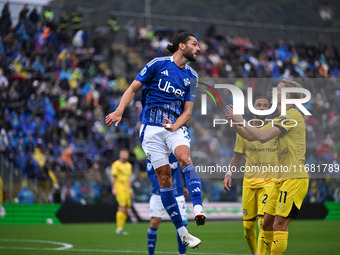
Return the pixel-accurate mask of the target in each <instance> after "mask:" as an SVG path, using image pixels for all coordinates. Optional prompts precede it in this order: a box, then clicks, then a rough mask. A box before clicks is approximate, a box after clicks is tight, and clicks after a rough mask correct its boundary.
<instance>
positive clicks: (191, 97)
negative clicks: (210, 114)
mask: <svg viewBox="0 0 340 255" xmlns="http://www.w3.org/2000/svg"><path fill="white" fill-rule="evenodd" d="M191 73H192V77H191V78H190V86H188V87H189V89H188V92H187V93H186V95H185V99H184V101H191V102H195V100H196V91H197V86H198V75H197V73H196V71H194V70H193V69H192V68H191Z"/></svg>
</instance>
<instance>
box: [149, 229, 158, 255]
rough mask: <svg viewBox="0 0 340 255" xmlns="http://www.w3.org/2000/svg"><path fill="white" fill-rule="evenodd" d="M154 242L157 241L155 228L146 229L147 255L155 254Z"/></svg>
mask: <svg viewBox="0 0 340 255" xmlns="http://www.w3.org/2000/svg"><path fill="white" fill-rule="evenodd" d="M156 241H157V228H152V227H149V229H148V251H149V255H154V254H155V248H156Z"/></svg>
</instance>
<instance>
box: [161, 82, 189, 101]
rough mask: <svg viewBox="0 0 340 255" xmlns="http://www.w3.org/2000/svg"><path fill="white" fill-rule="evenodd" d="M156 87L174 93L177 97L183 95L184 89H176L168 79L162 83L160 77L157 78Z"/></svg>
mask: <svg viewBox="0 0 340 255" xmlns="http://www.w3.org/2000/svg"><path fill="white" fill-rule="evenodd" d="M158 88H159V89H160V90H161V91H164V92H165V93H169V94H174V95H175V96H177V97H183V96H184V94H185V92H184V91H182V90H180V89H176V88H175V87H174V86H172V85H171V82H169V81H165V83H163V84H162V79H159V82H158Z"/></svg>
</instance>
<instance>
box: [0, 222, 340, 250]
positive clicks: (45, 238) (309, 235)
mask: <svg viewBox="0 0 340 255" xmlns="http://www.w3.org/2000/svg"><path fill="white" fill-rule="evenodd" d="M147 228H148V224H147V223H139V224H127V225H126V231H128V232H129V235H127V236H117V235H116V234H115V225H114V224H111V223H107V224H64V225H41V226H38V225H34V226H28V225H23V226H6V225H4V226H0V254H1V255H42V254H43V255H45V254H51V255H59V254H61V255H80V254H82V255H99V254H147V247H146V231H147ZM189 229H190V232H191V233H192V234H193V235H197V236H198V237H199V238H201V240H202V244H201V245H200V246H199V248H198V249H188V250H187V254H188V255H189V254H202V255H203V254H206V255H209V254H211V255H212V254H216V255H222V254H226V255H231V254H238V255H240V254H249V252H248V249H247V247H246V244H245V241H244V239H243V228H242V222H240V221H234V222H230V221H225V222H208V223H207V224H206V226H204V227H196V226H195V225H194V224H193V223H190V224H189ZM339 236H340V221H316V220H315V221H310V220H309V221H304V220H300V221H293V222H292V223H291V226H290V233H289V240H288V249H287V251H286V253H285V255H290V254H297V255H312V254H322V255H328V254H334V255H335V254H340V238H339ZM68 244H69V245H72V248H68V247H70V246H67V245H68ZM67 248H68V249H67ZM156 252H158V253H156V254H178V253H177V242H176V232H175V229H174V227H173V226H172V224H170V223H165V222H164V223H162V224H161V226H160V228H159V230H158V239H157V247H156Z"/></svg>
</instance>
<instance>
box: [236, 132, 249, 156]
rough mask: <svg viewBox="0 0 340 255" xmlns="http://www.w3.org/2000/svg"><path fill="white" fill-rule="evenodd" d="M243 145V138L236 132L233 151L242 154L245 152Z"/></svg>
mask: <svg viewBox="0 0 340 255" xmlns="http://www.w3.org/2000/svg"><path fill="white" fill-rule="evenodd" d="M245 149H246V148H245V145H244V141H243V138H242V137H241V136H240V135H239V134H237V135H236V143H235V146H234V153H237V154H244V152H245Z"/></svg>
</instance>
